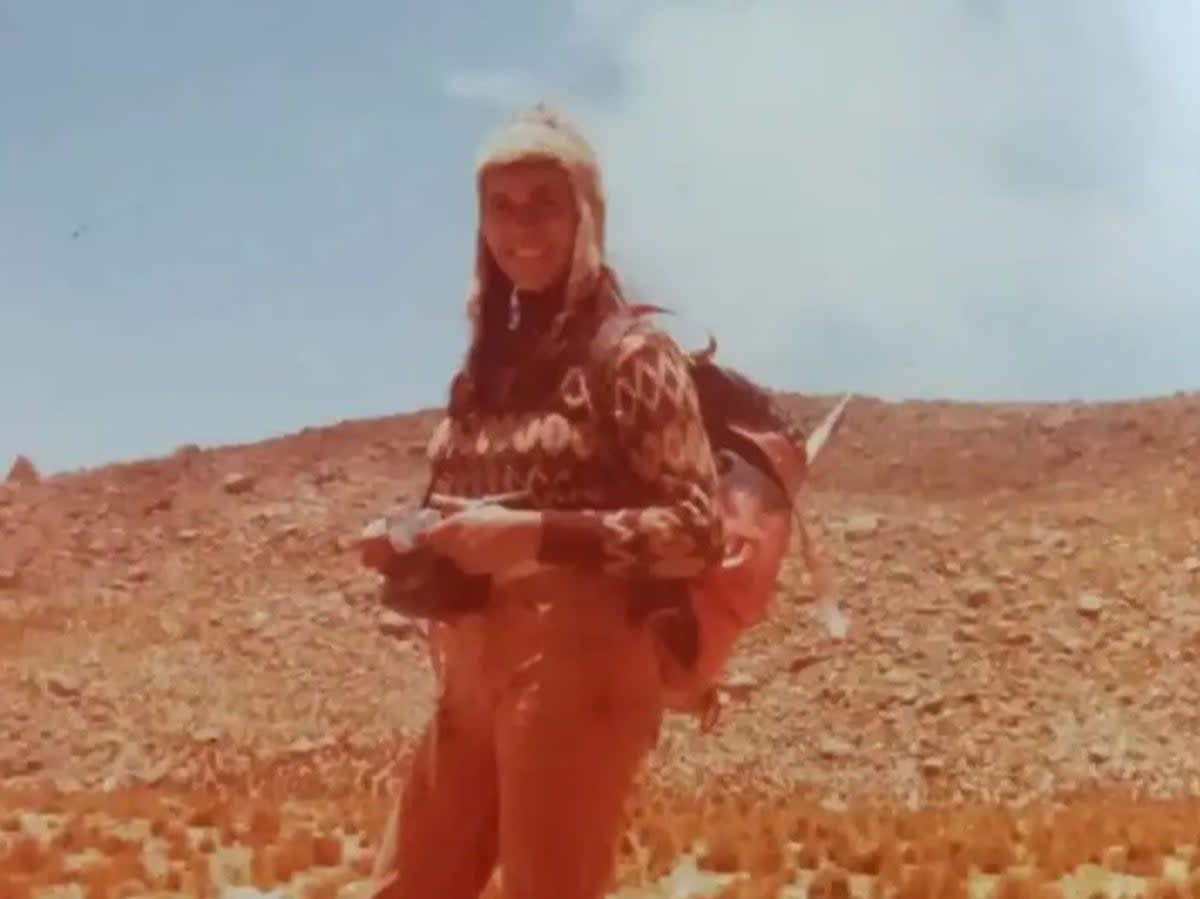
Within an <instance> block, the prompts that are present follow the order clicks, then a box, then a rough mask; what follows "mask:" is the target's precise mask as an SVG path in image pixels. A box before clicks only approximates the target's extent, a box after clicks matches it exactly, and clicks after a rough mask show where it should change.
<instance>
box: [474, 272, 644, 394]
mask: <svg viewBox="0 0 1200 899" xmlns="http://www.w3.org/2000/svg"><path fill="white" fill-rule="evenodd" d="M480 264H481V265H482V266H483V267H484V269H485V271H484V273H483V274H484V277H483V284H484V285H486V286H485V288H484V292H483V294H482V295H481V296H480V302H479V322H478V327H477V328H476V330H475V335H474V339H473V341H472V343H471V345H470V346H469V347H468V349H467V354H466V358H465V360H464V363H463V366H462V370H461V371H460V372H459V374H458V376H457V377H456V378H455V379H454V382H453V384H452V385H451V395H450V402H451V408H452V409H454V408H459V409H461V408H464V407H469V408H472V409H476V410H480V411H484V410H487V411H490V410H494V409H496V408H497V407H499V406H501V405H504V406H505V407H511V408H513V411H517V410H519V409H520V407H521V405H522V404H523V403H524V402H530V401H532V402H536V395H537V394H538V393H540V392H541V391H540V389H539V388H547V389H552V387H553V385H556V383H557V379H556V378H554V374H555V373H556V372H557V371H558V369H559V368H560V367H561V365H562V363H563V361H564V357H565V355H567V354H571V355H574V354H573V352H572V351H578V352H586V345H585V342H586V340H587V339H588V338H589V337H590V335H591V334H592V332H593V331H594V330H595V327H596V324H597V323H598V321H599V318H600V317H601V316H602V315H603V314H605V313H606V312H607V311H609V310H611V309H613V308H615V307H616V306H618V305H622V304H624V303H625V299H624V296H623V292H622V289H621V285H620V282H619V280H618V278H617V275H616V273H615V272H614V271H613V270H612V269H611V268H610V267H609V266H607V265H602V266H601V267H600V270H599V273H598V276H597V278H596V281H595V284H594V286H593V287H592V289H591V290H590V291H588V293H587V295H586V296H585V297H584V298H582V300H581V301H580V302H577V303H575V304H572V305H571V306H570V307H568V308H566V309H565V310H564V309H563V307H561V306H559V305H558V304H554V303H549V304H541V303H539V302H534V303H531V304H530V305H529V307H527V308H526V309H524V310H523V311H522V314H523V316H524V317H525V318H526V320H527V322H528V325H527V327H528V328H529V330H528V331H526V332H525V333H522V334H518V333H515V332H514V331H513V330H512V328H511V327H510V318H511V315H512V304H513V303H514V302H516V299H515V297H514V294H513V285H512V281H511V280H509V278H508V277H507V276H506V275H505V274H504V272H503V271H502V270H501V269H500V266H499V265H498V264H497V263H496V261H495V259H493V258H492V254H491V253H489V252H485V253H483V254H482V259H481V260H480ZM564 312H565V315H566V318H565V319H564V320H562V321H561V322H559V318H558V317H559V315H560V313H564ZM529 316H535V318H533V319H532V320H530V319H529ZM531 332H532V333H533V334H535V335H536V337H535V338H534V339H533V341H532V342H531V341H530V339H529V338H530V333H531ZM552 332H553V333H552ZM518 357H520V359H521V364H520V366H517V368H518V369H519V371H518V372H515V374H516V376H517V380H516V381H514V380H513V378H512V377H511V376H510V373H512V368H513V367H514V363H515V362H516V360H517V358H518Z"/></svg>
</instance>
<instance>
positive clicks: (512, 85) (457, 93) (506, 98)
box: [443, 69, 538, 109]
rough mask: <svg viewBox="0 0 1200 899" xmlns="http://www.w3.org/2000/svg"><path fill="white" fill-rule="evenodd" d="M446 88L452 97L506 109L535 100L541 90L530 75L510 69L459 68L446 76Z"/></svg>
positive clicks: (444, 86)
mask: <svg viewBox="0 0 1200 899" xmlns="http://www.w3.org/2000/svg"><path fill="white" fill-rule="evenodd" d="M443 88H444V89H445V92H446V95H447V96H449V97H451V98H452V99H455V100H463V101H467V102H473V103H482V104H484V105H486V106H494V107H501V108H505V109H507V108H510V107H514V106H520V105H523V104H525V103H530V102H533V101H534V100H535V99H536V98H537V91H538V87H537V84H536V82H535V81H534V79H533V78H532V77H531V76H530V75H529V74H527V73H524V72H517V71H513V70H506V69H487V70H480V71H473V70H470V69H456V70H454V71H452V72H450V74H448V75H447V76H446V78H445V81H444V82H443Z"/></svg>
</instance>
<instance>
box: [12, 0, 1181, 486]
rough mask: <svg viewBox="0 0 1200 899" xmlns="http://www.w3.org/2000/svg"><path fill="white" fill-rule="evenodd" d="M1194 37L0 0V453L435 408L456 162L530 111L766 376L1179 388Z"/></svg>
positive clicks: (1150, 6)
mask: <svg viewBox="0 0 1200 899" xmlns="http://www.w3.org/2000/svg"><path fill="white" fill-rule="evenodd" d="M501 8H502V9H503V14H502V12H501ZM1196 46H1200V7H1197V6H1196V5H1195V4H1188V3H1145V2H1139V0H1126V2H1121V0H1110V2H1106V3H1104V4H1096V3H1094V2H1091V0H1008V2H1004V3H1000V2H993V0H957V2H949V0H928V2H922V3H920V4H898V3H896V4H884V3H834V2H824V3H818V2H807V0H789V2H782V0H780V2H771V0H736V2H734V0H728V2H717V0H688V2H683V0H663V2H650V0H647V2H638V0H609V2H605V0H573V2H572V0H559V2H553V3H552V2H550V0H511V2H507V3H505V4H497V3H484V2H482V0H472V2H467V0H451V2H446V3H444V4H441V5H440V6H439V5H438V4H432V3H431V4H419V3H417V2H415V0H400V2H396V0H339V2H338V3H336V4H335V3H327V2H317V0H289V2H287V3H265V2H257V3H256V2H245V0H206V2H205V3H202V4H184V3H164V2H161V0H141V2H133V0H107V2H105V3H96V2H94V0H75V2H66V0H0V467H4V466H6V465H7V463H8V460H11V459H12V458H13V457H15V455H16V454H18V453H24V454H27V455H28V456H30V457H31V458H32V459H33V461H34V462H35V464H37V465H38V467H39V468H40V469H41V470H43V471H46V472H50V471H63V470H71V469H76V468H81V467H91V466H94V465H100V464H104V463H107V462H110V461H116V460H123V459H133V458H145V457H151V456H158V455H163V454H166V453H169V452H171V451H172V450H173V449H175V448H176V447H178V446H180V445H183V444H188V443H195V444H199V445H201V446H212V445H219V444H228V443H243V442H251V441H255V440H259V439H264V438H267V437H271V436H276V435H279V434H283V433H288V432H292V431H296V430H299V429H301V428H304V427H308V426H314V425H324V424H330V423H333V422H335V421H339V420H343V419H355V418H364V417H369V416H376V415H388V414H392V413H396V412H403V411H409V410H412V409H416V408H422V407H428V406H436V405H439V404H440V403H441V402H442V401H443V399H444V396H445V385H446V383H447V380H448V378H449V376H450V374H451V372H452V370H453V368H454V366H455V365H456V364H457V363H458V361H459V359H460V357H461V353H462V350H463V345H464V341H465V338H466V325H465V318H464V308H463V302H464V292H465V288H466V285H467V279H468V277H469V274H470V267H471V263H472V258H471V254H472V251H473V242H474V228H475V207H474V197H473V195H472V190H473V180H472V166H473V162H474V159H475V156H476V153H477V151H478V149H479V146H480V144H481V142H482V140H483V138H484V137H485V136H486V134H487V133H488V131H490V130H491V129H492V128H493V127H494V126H496V125H497V124H499V123H500V122H502V121H503V120H504V118H505V117H507V116H508V115H509V114H510V113H511V112H512V111H513V110H514V109H516V108H517V107H518V106H519V105H522V104H524V103H527V102H533V101H536V100H543V99H544V100H548V101H550V102H553V103H556V104H558V105H560V106H562V107H563V108H564V109H565V110H566V111H567V112H569V113H570V114H571V115H573V116H574V117H575V118H576V119H578V120H579V121H580V123H581V124H582V125H583V127H584V128H585V129H586V131H587V133H588V134H589V136H590V137H591V139H592V140H593V142H594V144H595V146H596V149H597V151H598V153H599V156H600V159H601V163H602V165H603V168H604V177H605V186H606V190H607V194H608V203H609V231H608V239H609V249H610V252H611V255H612V261H613V262H614V264H615V265H616V267H617V268H618V270H619V271H620V272H621V274H622V276H623V277H624V279H625V280H626V281H627V282H629V283H630V284H631V285H632V286H633V287H634V288H635V289H636V290H637V291H638V293H639V295H641V296H642V297H644V298H646V299H651V300H653V301H655V302H658V303H660V304H663V305H667V306H670V307H672V308H673V309H675V310H677V311H678V312H679V313H680V314H681V317H680V324H679V325H674V326H672V328H673V331H674V333H676V335H677V336H678V337H679V338H680V339H681V340H683V341H685V342H688V343H693V342H694V343H697V344H698V343H700V342H702V339H703V336H704V334H705V332H707V331H711V332H712V333H714V334H715V335H716V336H717V338H718V340H719V341H720V351H719V353H720V358H721V359H722V360H724V361H726V362H728V363H730V364H732V365H735V366H737V367H740V368H741V369H742V370H744V371H745V372H746V373H748V374H750V375H751V376H752V377H755V378H757V379H759V380H760V381H762V382H764V383H766V384H769V385H770V386H772V387H776V388H780V389H787V390H799V391H804V392H815V393H835V392H841V391H854V392H858V393H863V394H868V395H872V396H876V397H881V398H885V399H904V398H948V399H964V400H1059V399H1088V400H1103V399H1122V398H1129V397H1141V396H1152V395H1160V394H1169V393H1172V392H1174V391H1176V390H1196V389H1200V252H1197V248H1198V246H1200V244H1198V235H1200V54H1196V53H1195V47H1196Z"/></svg>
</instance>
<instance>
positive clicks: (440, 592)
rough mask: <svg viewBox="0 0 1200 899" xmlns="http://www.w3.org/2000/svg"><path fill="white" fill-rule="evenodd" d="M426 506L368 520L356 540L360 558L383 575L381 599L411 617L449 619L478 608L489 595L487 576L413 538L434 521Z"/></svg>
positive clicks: (488, 578)
mask: <svg viewBox="0 0 1200 899" xmlns="http://www.w3.org/2000/svg"><path fill="white" fill-rule="evenodd" d="M437 517H438V516H437V514H436V513H433V512H431V511H430V510H428V509H418V510H410V511H407V512H400V513H394V514H392V515H389V516H388V517H387V518H385V519H382V520H380V521H376V522H372V523H371V524H370V525H368V526H367V528H366V529H365V530H364V532H363V535H362V537H361V539H360V541H359V551H360V556H361V559H362V563H363V564H364V565H366V566H367V567H368V568H371V569H373V570H374V571H378V572H379V573H380V574H381V575H382V576H383V583H382V584H381V585H380V590H379V600H380V602H381V603H382V604H383V606H384V607H385V608H388V609H391V610H392V611H394V612H398V613H399V614H401V615H405V616H407V617H411V618H428V619H434V620H439V621H444V620H450V619H452V618H455V617H457V616H459V615H463V614H466V613H468V612H474V611H477V610H478V609H480V608H482V607H483V606H484V605H485V604H486V603H487V601H488V598H489V596H490V594H491V577H490V576H489V575H469V574H466V573H465V572H463V571H462V569H460V568H459V567H458V566H457V565H455V564H454V563H453V562H451V561H450V560H449V559H446V558H444V557H442V556H439V555H437V554H436V553H434V552H433V551H431V550H428V549H426V548H424V547H422V546H420V545H418V544H417V543H416V535H417V533H419V531H420V529H421V528H422V527H424V526H426V525H427V524H429V523H430V522H432V521H436V520H437Z"/></svg>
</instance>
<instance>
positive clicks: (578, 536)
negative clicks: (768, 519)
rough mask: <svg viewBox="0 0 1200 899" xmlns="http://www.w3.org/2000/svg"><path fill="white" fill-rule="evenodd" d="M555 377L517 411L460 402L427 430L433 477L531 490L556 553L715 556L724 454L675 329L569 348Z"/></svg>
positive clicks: (440, 488)
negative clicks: (609, 346)
mask: <svg viewBox="0 0 1200 899" xmlns="http://www.w3.org/2000/svg"><path fill="white" fill-rule="evenodd" d="M518 364H519V363H518ZM547 380H548V381H549V383H548V384H547V385H545V386H546V387H548V388H551V389H546V390H544V391H541V393H542V397H541V398H540V399H539V400H537V401H536V402H535V403H533V404H532V405H530V404H525V406H524V408H523V410H522V411H519V412H514V411H509V410H507V409H503V410H502V411H500V412H494V413H481V412H479V411H476V410H474V409H471V408H467V409H459V410H458V411H453V409H454V407H453V404H452V406H451V410H452V411H451V412H449V413H448V414H447V415H446V417H445V418H444V419H443V420H442V421H441V422H440V423H439V424H438V426H437V428H436V429H435V430H434V433H433V436H432V437H431V439H430V442H429V448H428V454H429V460H430V464H431V467H432V474H433V483H432V489H433V490H434V491H435V492H437V493H443V494H448V495H453V496H459V497H464V498H475V497H480V496H487V495H491V494H498V493H510V492H514V491H524V492H527V495H528V497H529V501H528V502H527V503H525V505H526V506H532V507H533V508H537V509H540V510H542V511H543V521H544V528H543V532H542V543H541V547H540V552H539V561H542V562H545V563H549V564H558V565H567V566H574V567H582V568H586V569H590V570H593V571H601V572H604V573H607V574H612V575H617V576H621V577H628V578H655V579H657V578H668V579H674V578H688V577H692V576H694V575H696V574H698V573H700V572H701V571H702V570H704V569H705V568H706V567H708V566H709V565H711V564H712V563H713V562H715V561H717V560H719V558H720V555H721V547H722V541H723V533H722V524H721V517H720V515H719V514H718V506H717V472H716V465H715V462H714V459H713V454H712V450H711V448H710V445H709V441H708V438H707V435H706V433H705V430H704V426H703V423H702V420H701V415H700V409H699V404H698V400H697V396H696V392H695V389H694V387H693V385H692V381H691V378H690V377H689V373H688V360H687V358H686V357H685V355H684V354H683V353H682V352H681V351H680V349H679V348H678V347H677V346H676V344H675V343H674V341H673V340H671V339H670V338H669V337H668V336H667V335H665V334H663V333H662V332H660V331H658V330H655V329H652V328H650V327H647V326H641V325H639V326H638V327H637V328H635V329H634V330H632V331H630V332H629V333H628V334H626V335H625V337H624V338H623V339H622V340H621V342H620V344H619V345H618V346H617V348H616V350H615V352H613V353H612V354H611V357H610V358H608V359H607V360H604V361H602V362H601V361H592V362H589V361H588V360H586V359H582V358H579V359H575V360H571V359H566V360H564V361H563V363H562V364H561V365H559V366H557V367H556V370H555V371H554V374H553V376H552V377H550V378H548V379H547ZM555 385H556V389H553V388H554V387H555Z"/></svg>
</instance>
